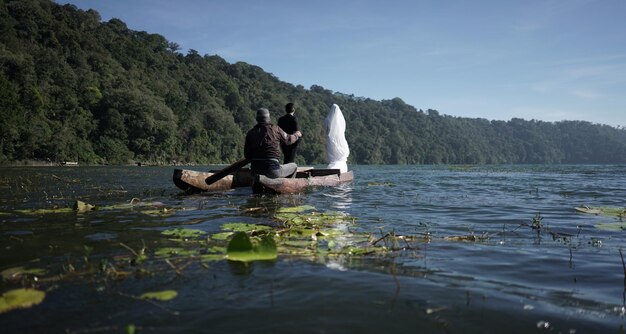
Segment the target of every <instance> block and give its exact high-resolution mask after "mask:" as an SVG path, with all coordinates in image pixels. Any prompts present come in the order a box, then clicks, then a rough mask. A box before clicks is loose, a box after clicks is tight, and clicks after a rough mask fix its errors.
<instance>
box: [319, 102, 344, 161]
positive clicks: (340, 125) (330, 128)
mask: <svg viewBox="0 0 626 334" xmlns="http://www.w3.org/2000/svg"><path fill="white" fill-rule="evenodd" d="M324 128H325V129H326V160H327V161H328V168H332V169H339V170H340V171H341V172H342V173H345V172H347V171H348V156H349V155H350V148H349V147H348V141H347V140H346V136H345V132H346V120H345V119H344V118H343V114H342V113H341V109H339V106H338V105H336V104H333V106H332V107H331V108H330V113H328V116H326V119H325V120H324Z"/></svg>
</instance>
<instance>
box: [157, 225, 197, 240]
mask: <svg viewBox="0 0 626 334" xmlns="http://www.w3.org/2000/svg"><path fill="white" fill-rule="evenodd" d="M204 233H205V232H204V231H201V230H194V229H189V228H180V227H178V228H175V229H171V230H165V231H163V232H161V234H163V235H166V236H169V237H174V238H181V239H182V238H193V237H199V236H201V235H203V234H204Z"/></svg>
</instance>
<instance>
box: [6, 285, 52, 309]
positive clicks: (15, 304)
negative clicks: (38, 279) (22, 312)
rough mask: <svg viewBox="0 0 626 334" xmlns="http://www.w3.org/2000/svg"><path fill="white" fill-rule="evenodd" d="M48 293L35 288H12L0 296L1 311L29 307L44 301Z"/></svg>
mask: <svg viewBox="0 0 626 334" xmlns="http://www.w3.org/2000/svg"><path fill="white" fill-rule="evenodd" d="M45 297H46V293H45V292H43V291H39V290H34V289H15V290H10V291H7V292H5V293H3V294H2V296H0V313H4V312H8V311H11V310H14V309H18V308H29V307H31V306H33V305H37V304H39V303H41V302H42V301H43V299H44V298H45Z"/></svg>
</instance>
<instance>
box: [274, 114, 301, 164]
mask: <svg viewBox="0 0 626 334" xmlns="http://www.w3.org/2000/svg"><path fill="white" fill-rule="evenodd" d="M285 112H287V113H286V114H285V115H283V116H282V117H280V118H279V119H278V126H280V128H281V129H283V131H285V132H286V133H287V134H294V133H296V131H299V130H300V129H299V128H298V121H297V120H296V117H295V116H294V115H293V113H294V112H296V108H295V107H294V105H293V103H287V105H285ZM280 148H281V149H282V150H283V155H284V156H285V159H284V160H283V163H285V164H287V163H290V162H295V161H296V149H297V148H298V141H296V142H294V143H293V144H290V145H287V144H282V143H281V144H280Z"/></svg>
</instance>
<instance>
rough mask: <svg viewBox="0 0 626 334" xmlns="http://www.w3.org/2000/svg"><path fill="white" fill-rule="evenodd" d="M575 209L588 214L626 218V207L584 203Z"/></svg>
mask: <svg viewBox="0 0 626 334" xmlns="http://www.w3.org/2000/svg"><path fill="white" fill-rule="evenodd" d="M575 209H576V211H578V212H582V213H588V214H593V215H599V216H609V217H618V218H626V208H617V207H607V206H598V207H589V206H586V205H583V206H580V207H576V208H575Z"/></svg>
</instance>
